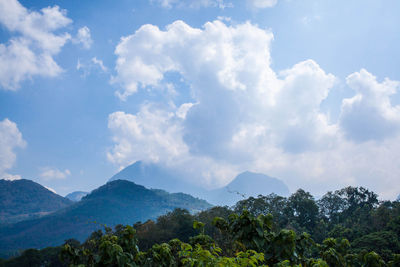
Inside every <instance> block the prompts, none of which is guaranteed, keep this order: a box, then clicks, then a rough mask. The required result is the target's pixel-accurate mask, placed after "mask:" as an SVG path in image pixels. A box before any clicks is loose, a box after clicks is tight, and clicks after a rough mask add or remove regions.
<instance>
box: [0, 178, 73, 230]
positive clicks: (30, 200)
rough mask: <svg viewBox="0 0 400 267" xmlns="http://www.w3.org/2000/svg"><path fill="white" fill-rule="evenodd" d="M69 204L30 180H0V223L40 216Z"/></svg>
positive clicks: (68, 201) (69, 203)
mask: <svg viewBox="0 0 400 267" xmlns="http://www.w3.org/2000/svg"><path fill="white" fill-rule="evenodd" d="M71 204H72V201H70V200H69V199H67V198H64V197H62V196H59V195H57V194H55V193H53V192H52V191H50V190H48V189H47V188H45V187H44V186H42V185H40V184H38V183H35V182H33V181H31V180H26V179H21V180H14V181H8V180H0V224H5V223H15V222H19V221H23V220H27V219H33V218H37V217H41V216H43V215H46V214H49V213H51V212H54V211H57V210H60V209H62V208H65V207H67V206H69V205H71Z"/></svg>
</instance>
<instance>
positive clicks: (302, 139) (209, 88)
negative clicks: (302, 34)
mask: <svg viewBox="0 0 400 267" xmlns="http://www.w3.org/2000/svg"><path fill="white" fill-rule="evenodd" d="M272 40H273V34H272V33H271V32H269V31H267V30H264V29H261V28H259V27H258V26H256V25H252V24H251V23H244V24H239V25H235V26H229V25H226V24H225V23H223V22H221V21H218V20H217V21H214V22H208V23H206V24H205V25H204V26H203V27H202V28H193V27H191V26H189V25H187V24H186V23H184V22H183V21H176V22H174V23H172V24H170V25H168V26H167V27H166V28H165V30H160V29H159V28H158V27H156V26H154V25H143V26H142V27H140V28H139V29H138V30H137V31H136V32H135V33H133V34H132V35H129V36H126V37H123V38H122V39H121V42H120V43H119V44H118V45H117V47H116V49H115V53H116V55H117V63H116V72H117V75H116V76H114V78H113V82H114V83H115V84H118V85H119V86H120V89H119V90H118V92H117V96H118V97H120V98H121V99H122V100H126V101H127V100H128V99H129V97H130V96H131V95H133V94H135V93H136V92H137V91H138V90H144V89H145V90H150V91H152V90H153V92H156V91H157V90H156V88H162V87H167V86H169V85H171V84H173V85H174V84H176V85H178V84H179V83H184V84H186V85H187V86H176V88H175V89H176V91H175V93H174V95H171V96H170V98H169V99H170V100H169V104H167V105H165V103H164V104H162V103H149V102H144V103H143V104H142V106H141V109H140V110H139V112H138V113H136V114H128V113H125V112H115V113H113V114H111V115H110V116H109V124H108V127H109V129H110V131H111V133H112V135H113V141H114V143H115V145H114V147H113V148H112V149H111V150H110V151H109V153H108V158H109V160H110V161H112V162H114V163H115V164H117V165H119V166H125V165H127V164H129V163H132V162H134V161H136V160H149V161H156V162H159V163H161V164H166V165H168V166H173V167H175V168H176V169H179V170H186V171H187V170H188V169H189V171H188V173H189V172H191V173H190V175H188V176H187V177H192V179H193V180H195V182H198V181H199V180H201V181H202V182H203V183H204V184H205V185H209V186H216V185H220V184H223V183H226V182H228V181H229V179H231V178H233V177H234V174H237V173H238V172H240V171H244V170H252V171H260V172H264V173H267V174H269V175H273V176H277V177H279V178H282V179H284V180H285V181H286V182H287V183H288V184H289V185H290V186H291V187H292V189H297V188H298V187H304V186H305V185H306V186H307V189H309V190H320V191H321V186H320V183H321V182H323V183H324V184H325V185H326V187H327V188H326V189H324V190H322V191H325V190H328V189H336V188H337V187H338V186H339V187H340V186H346V185H349V184H350V185H364V186H371V187H374V188H379V189H378V190H381V191H379V192H381V193H383V194H384V195H387V196H388V195H390V194H392V192H389V191H390V189H388V187H384V186H383V185H382V184H379V183H378V182H377V180H376V179H380V181H385V182H386V183H389V182H391V183H393V184H396V185H398V186H400V182H399V181H397V179H396V178H395V176H394V175H393V173H396V174H400V170H399V168H398V162H397V161H396V157H395V155H396V153H395V151H394V150H393V149H392V148H391V147H393V148H394V147H397V145H396V142H397V141H398V139H399V136H398V132H397V127H398V126H399V120H398V118H399V116H398V107H396V106H392V104H391V103H390V96H391V95H392V94H394V93H395V92H396V90H397V87H398V82H394V81H390V80H389V79H386V80H385V81H384V82H382V83H379V82H377V81H376V78H375V77H373V76H372V75H371V74H369V73H368V72H367V71H365V70H361V71H360V72H357V73H354V74H351V75H349V77H348V78H347V80H346V81H347V84H348V86H349V87H350V88H351V89H354V90H355V91H356V95H355V96H354V97H352V98H350V99H344V100H343V104H342V109H341V115H340V119H339V121H337V122H332V121H330V119H329V117H328V115H327V114H325V113H324V112H322V110H321V108H320V105H321V103H322V102H323V101H324V100H325V99H326V98H327V97H328V95H329V92H330V90H332V88H333V87H334V86H335V84H336V82H337V80H338V78H336V77H335V76H334V75H333V74H329V73H326V72H325V71H324V70H323V69H322V68H321V67H320V66H319V65H318V64H317V63H316V62H315V61H313V60H305V61H303V62H299V63H298V64H295V65H294V66H293V67H291V68H289V69H286V70H283V71H280V72H276V71H274V70H273V69H272V68H271V54H270V44H271V42H272ZM170 73H174V74H176V75H177V76H179V78H178V79H177V78H170V75H169V74H170ZM188 91H189V92H188ZM176 94H178V95H190V96H191V98H190V99H188V101H186V102H185V103H178V102H176V98H175V95H176ZM338 108H339V109H340V107H338ZM360 118H361V119H362V120H360ZM382 128H383V129H382ZM373 129H379V130H376V131H375V132H374V131H373ZM367 141H368V142H367ZM377 154H379V155H381V157H382V158H383V159H386V160H389V162H388V161H386V160H382V161H381V160H376V161H373V158H374V157H375V155H377ZM370 162H375V166H373V167H371V166H370V165H371V163H370ZM194 166H195V167H194ZM372 170H373V171H372ZM382 176H384V177H382ZM377 177H379V178H377ZM390 188H392V187H390Z"/></svg>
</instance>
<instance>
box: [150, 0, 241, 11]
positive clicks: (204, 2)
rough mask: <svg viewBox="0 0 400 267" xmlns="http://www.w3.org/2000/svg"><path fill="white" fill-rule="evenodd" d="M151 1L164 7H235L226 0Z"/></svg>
mask: <svg viewBox="0 0 400 267" xmlns="http://www.w3.org/2000/svg"><path fill="white" fill-rule="evenodd" d="M150 2H151V3H156V4H159V5H160V6H162V7H164V8H172V7H189V8H201V7H217V8H221V9H224V8H227V7H233V4H232V3H231V2H226V1H224V0H150Z"/></svg>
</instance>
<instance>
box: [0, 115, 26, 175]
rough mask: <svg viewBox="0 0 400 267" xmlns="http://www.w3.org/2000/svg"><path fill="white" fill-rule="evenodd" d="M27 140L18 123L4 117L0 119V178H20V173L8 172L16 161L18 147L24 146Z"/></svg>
mask: <svg viewBox="0 0 400 267" xmlns="http://www.w3.org/2000/svg"><path fill="white" fill-rule="evenodd" d="M25 146H26V142H25V140H24V139H23V138H22V134H21V132H20V131H19V130H18V127H17V124H15V123H14V122H12V121H10V120H9V119H4V120H2V121H0V178H1V179H3V178H4V179H7V180H16V179H20V178H21V177H20V176H19V175H12V174H8V173H6V171H7V170H8V169H11V168H12V167H13V165H14V163H15V161H16V158H17V155H16V153H15V149H16V148H24V147H25Z"/></svg>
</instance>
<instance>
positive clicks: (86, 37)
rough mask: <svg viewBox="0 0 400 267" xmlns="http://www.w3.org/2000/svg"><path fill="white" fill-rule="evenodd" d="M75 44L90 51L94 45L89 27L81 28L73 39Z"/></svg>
mask: <svg viewBox="0 0 400 267" xmlns="http://www.w3.org/2000/svg"><path fill="white" fill-rule="evenodd" d="M73 42H74V43H80V44H82V46H83V48H85V49H90V47H91V46H92V43H93V40H92V37H91V35H90V29H89V28H88V27H87V26H84V27H82V28H80V29H79V30H78V33H77V34H76V37H75V38H74V39H73Z"/></svg>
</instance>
